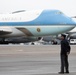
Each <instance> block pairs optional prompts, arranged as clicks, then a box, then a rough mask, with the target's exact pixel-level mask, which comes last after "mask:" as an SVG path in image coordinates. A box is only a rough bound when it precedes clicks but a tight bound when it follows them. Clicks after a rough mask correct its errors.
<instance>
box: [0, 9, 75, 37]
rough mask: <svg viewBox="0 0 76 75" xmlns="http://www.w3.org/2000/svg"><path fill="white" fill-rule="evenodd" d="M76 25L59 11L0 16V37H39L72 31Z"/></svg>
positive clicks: (37, 11)
mask: <svg viewBox="0 0 76 75" xmlns="http://www.w3.org/2000/svg"><path fill="white" fill-rule="evenodd" d="M75 25H76V23H75V22H74V21H73V20H72V19H71V18H70V17H67V16H66V15H64V14H63V13H62V12H60V11H59V10H36V11H25V12H21V13H15V14H1V15H0V37H2V38H3V37H5V38H6V37H21V36H25V37H34V36H35V37H39V36H48V35H56V34H60V33H64V32H67V31H70V30H71V29H73V28H74V27H75Z"/></svg>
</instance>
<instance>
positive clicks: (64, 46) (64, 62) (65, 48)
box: [60, 39, 70, 73]
mask: <svg viewBox="0 0 76 75" xmlns="http://www.w3.org/2000/svg"><path fill="white" fill-rule="evenodd" d="M67 53H70V45H69V43H68V41H67V40H66V39H63V40H62V41H61V53H60V56H61V73H64V68H65V71H66V73H69V63H68V54H67Z"/></svg>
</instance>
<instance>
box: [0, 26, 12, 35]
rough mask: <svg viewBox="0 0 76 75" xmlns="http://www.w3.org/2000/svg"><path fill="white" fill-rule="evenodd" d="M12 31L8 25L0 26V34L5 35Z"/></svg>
mask: <svg viewBox="0 0 76 75" xmlns="http://www.w3.org/2000/svg"><path fill="white" fill-rule="evenodd" d="M10 33H12V29H11V28H10V27H0V35H4V34H5V35H6V34H10Z"/></svg>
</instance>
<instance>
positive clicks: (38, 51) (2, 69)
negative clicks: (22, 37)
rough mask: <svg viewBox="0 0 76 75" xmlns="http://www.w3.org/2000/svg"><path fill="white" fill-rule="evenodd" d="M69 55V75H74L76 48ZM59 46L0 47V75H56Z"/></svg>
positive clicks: (75, 70) (58, 65)
mask: <svg viewBox="0 0 76 75" xmlns="http://www.w3.org/2000/svg"><path fill="white" fill-rule="evenodd" d="M71 47H72V50H71V54H70V55H69V62H70V74H69V75H76V46H71ZM59 71H60V46H25V45H22V46H20V45H10V46H9V45H7V46H5V45H2V46H0V75H58V72H59Z"/></svg>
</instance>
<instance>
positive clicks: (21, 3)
mask: <svg viewBox="0 0 76 75" xmlns="http://www.w3.org/2000/svg"><path fill="white" fill-rule="evenodd" d="M38 9H56V10H61V11H62V12H63V13H65V14H66V15H68V16H76V0H0V13H1V14H2V13H11V12H14V11H18V10H38Z"/></svg>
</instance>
